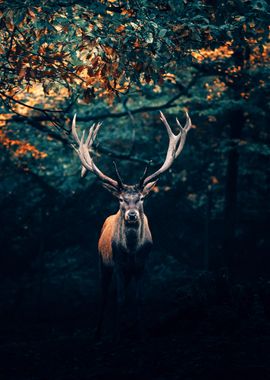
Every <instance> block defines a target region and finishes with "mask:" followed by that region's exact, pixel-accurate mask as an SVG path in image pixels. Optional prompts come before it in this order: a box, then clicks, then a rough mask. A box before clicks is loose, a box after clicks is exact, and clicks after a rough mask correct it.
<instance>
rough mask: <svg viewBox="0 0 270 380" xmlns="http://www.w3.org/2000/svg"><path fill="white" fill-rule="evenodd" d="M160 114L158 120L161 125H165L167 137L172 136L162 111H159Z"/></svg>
mask: <svg viewBox="0 0 270 380" xmlns="http://www.w3.org/2000/svg"><path fill="white" fill-rule="evenodd" d="M159 113H160V120H161V121H162V122H163V124H164V125H165V127H166V129H167V132H168V135H169V136H171V135H173V132H172V130H171V127H170V125H169V123H168V121H167V119H166V117H165V116H164V114H163V112H162V111H159Z"/></svg>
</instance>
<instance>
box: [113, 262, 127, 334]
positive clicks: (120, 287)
mask: <svg viewBox="0 0 270 380" xmlns="http://www.w3.org/2000/svg"><path fill="white" fill-rule="evenodd" d="M115 282H116V327H115V338H116V339H119V338H120V331H121V324H122V321H123V310H124V303H125V277H124V273H123V271H122V268H121V267H120V266H119V265H117V264H116V265H115Z"/></svg>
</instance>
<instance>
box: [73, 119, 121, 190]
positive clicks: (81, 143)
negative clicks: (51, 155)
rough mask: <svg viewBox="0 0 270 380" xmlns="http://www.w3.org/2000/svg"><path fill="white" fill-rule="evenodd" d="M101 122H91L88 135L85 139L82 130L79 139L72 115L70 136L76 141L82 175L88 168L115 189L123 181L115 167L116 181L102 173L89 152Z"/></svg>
mask: <svg viewBox="0 0 270 380" xmlns="http://www.w3.org/2000/svg"><path fill="white" fill-rule="evenodd" d="M101 124H102V123H97V124H93V125H92V126H91V128H90V129H89V132H88V136H87V138H86V140H85V132H84V131H83V134H82V138H81V139H79V136H78V134H77V130H76V114H75V115H74V117H73V121H72V128H71V131H72V136H73V137H74V140H75V141H76V142H77V144H78V147H75V146H73V147H74V149H75V150H76V152H77V154H78V156H79V157H80V160H81V163H82V172H81V175H82V177H83V176H84V175H85V173H86V171H87V170H89V171H90V172H92V173H94V174H95V175H96V176H97V177H98V178H99V179H100V180H101V181H102V182H104V183H106V184H108V185H111V186H113V187H114V188H115V189H119V188H122V187H123V183H122V180H121V177H120V175H119V173H118V170H117V167H116V165H115V167H116V174H117V181H115V180H114V179H112V178H110V177H108V176H107V175H106V174H104V173H103V172H102V171H101V170H100V169H99V168H98V167H97V166H96V165H95V163H94V161H93V158H92V157H91V155H90V152H91V150H92V146H93V143H94V141H95V138H96V136H97V133H98V131H99V128H100V127H101Z"/></svg>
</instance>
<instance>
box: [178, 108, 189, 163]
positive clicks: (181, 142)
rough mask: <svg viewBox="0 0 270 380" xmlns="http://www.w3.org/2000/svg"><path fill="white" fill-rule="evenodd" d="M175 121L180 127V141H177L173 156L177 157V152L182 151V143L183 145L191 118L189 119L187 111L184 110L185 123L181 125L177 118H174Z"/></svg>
mask: <svg viewBox="0 0 270 380" xmlns="http://www.w3.org/2000/svg"><path fill="white" fill-rule="evenodd" d="M176 123H177V125H178V126H179V127H180V131H181V139H180V143H179V145H178V148H177V150H176V153H175V158H177V157H178V156H179V154H180V153H181V152H182V150H183V148H184V145H185V142H186V138H187V133H188V131H189V130H190V129H191V127H192V123H191V119H190V117H189V114H188V113H187V112H186V124H185V126H184V127H182V125H181V124H180V121H179V120H178V118H176Z"/></svg>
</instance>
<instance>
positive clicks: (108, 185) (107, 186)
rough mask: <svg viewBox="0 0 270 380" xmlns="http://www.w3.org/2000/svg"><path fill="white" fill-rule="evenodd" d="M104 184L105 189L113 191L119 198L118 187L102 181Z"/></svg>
mask: <svg viewBox="0 0 270 380" xmlns="http://www.w3.org/2000/svg"><path fill="white" fill-rule="evenodd" d="M102 186H103V187H104V188H105V189H107V190H109V192H110V193H112V195H114V196H115V197H116V198H119V190H118V189H117V188H116V187H114V186H112V185H110V184H108V183H102Z"/></svg>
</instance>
